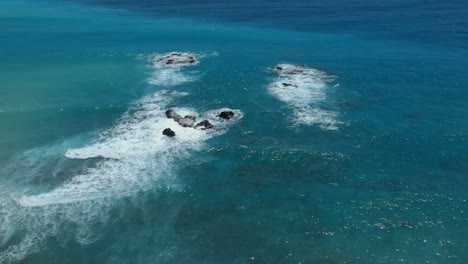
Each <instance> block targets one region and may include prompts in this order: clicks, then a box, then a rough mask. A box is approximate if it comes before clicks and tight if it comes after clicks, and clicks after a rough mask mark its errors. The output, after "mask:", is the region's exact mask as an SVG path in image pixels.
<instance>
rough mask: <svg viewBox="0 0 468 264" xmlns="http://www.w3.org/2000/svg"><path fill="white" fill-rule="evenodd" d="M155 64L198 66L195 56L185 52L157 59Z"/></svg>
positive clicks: (172, 53) (173, 53)
mask: <svg viewBox="0 0 468 264" xmlns="http://www.w3.org/2000/svg"><path fill="white" fill-rule="evenodd" d="M154 63H155V64H156V65H159V66H189V65H194V64H197V63H198V61H197V59H196V58H195V56H193V55H191V54H190V53H185V52H171V53H169V54H167V55H163V56H161V57H158V58H156V59H155V61H154Z"/></svg>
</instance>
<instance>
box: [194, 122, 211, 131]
mask: <svg viewBox="0 0 468 264" xmlns="http://www.w3.org/2000/svg"><path fill="white" fill-rule="evenodd" d="M198 127H201V129H202V130H205V129H210V128H213V125H212V124H211V123H210V121H208V120H203V121H201V122H200V123H198V124H197V125H196V126H195V128H198Z"/></svg>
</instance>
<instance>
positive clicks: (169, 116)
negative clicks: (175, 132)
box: [166, 110, 177, 118]
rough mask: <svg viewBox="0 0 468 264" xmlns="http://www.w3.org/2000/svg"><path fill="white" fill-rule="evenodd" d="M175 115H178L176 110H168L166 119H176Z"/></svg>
mask: <svg viewBox="0 0 468 264" xmlns="http://www.w3.org/2000/svg"><path fill="white" fill-rule="evenodd" d="M174 115H177V114H176V112H175V111H174V110H167V111H166V117H167V118H174Z"/></svg>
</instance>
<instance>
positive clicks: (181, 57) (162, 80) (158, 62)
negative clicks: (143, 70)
mask: <svg viewBox="0 0 468 264" xmlns="http://www.w3.org/2000/svg"><path fill="white" fill-rule="evenodd" d="M174 54H178V55H177V56H174ZM203 57H204V55H202V54H195V53H189V52H169V53H164V54H159V53H155V54H151V55H150V56H149V57H148V60H149V62H150V64H151V68H152V73H151V74H150V77H149V78H148V83H149V84H153V85H158V86H175V85H180V84H183V83H187V82H193V81H196V80H197V79H198V75H197V72H194V71H192V72H187V71H185V70H184V68H187V67H190V66H194V65H197V64H198V63H199V59H200V58H203ZM192 58H193V61H194V62H193V63H187V61H188V60H191V59H192ZM169 59H170V60H173V61H174V62H175V63H174V64H166V63H167V61H168V60H169Z"/></svg>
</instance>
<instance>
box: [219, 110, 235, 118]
mask: <svg viewBox="0 0 468 264" xmlns="http://www.w3.org/2000/svg"><path fill="white" fill-rule="evenodd" d="M218 117H220V118H222V119H226V120H229V119H232V118H234V112H233V111H223V112H221V113H219V115H218Z"/></svg>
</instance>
